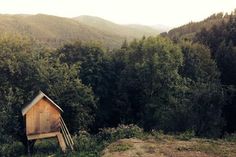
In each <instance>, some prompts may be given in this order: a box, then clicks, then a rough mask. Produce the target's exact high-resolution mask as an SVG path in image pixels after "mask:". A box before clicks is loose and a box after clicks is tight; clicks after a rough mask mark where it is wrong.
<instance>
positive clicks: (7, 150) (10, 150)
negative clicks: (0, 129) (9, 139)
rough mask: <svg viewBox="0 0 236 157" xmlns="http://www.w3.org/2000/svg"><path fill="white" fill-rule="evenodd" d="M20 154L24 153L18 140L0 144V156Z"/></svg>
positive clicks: (10, 156)
mask: <svg viewBox="0 0 236 157" xmlns="http://www.w3.org/2000/svg"><path fill="white" fill-rule="evenodd" d="M20 154H24V146H23V145H22V144H21V143H20V142H13V143H7V144H1V145H0V156H4V157H18V156H19V155H20Z"/></svg>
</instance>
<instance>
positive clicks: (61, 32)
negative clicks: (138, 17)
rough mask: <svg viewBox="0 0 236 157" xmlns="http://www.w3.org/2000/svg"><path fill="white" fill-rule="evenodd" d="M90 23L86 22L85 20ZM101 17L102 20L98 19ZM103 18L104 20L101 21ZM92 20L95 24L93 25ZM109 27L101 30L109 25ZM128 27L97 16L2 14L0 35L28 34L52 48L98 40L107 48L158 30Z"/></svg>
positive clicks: (155, 32) (0, 16)
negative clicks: (77, 40)
mask: <svg viewBox="0 0 236 157" xmlns="http://www.w3.org/2000/svg"><path fill="white" fill-rule="evenodd" d="M86 20H87V21H89V22H87V23H86V22H85V21H86ZM100 20H102V19H100ZM104 21H106V20H104ZM92 23H94V24H95V25H92ZM108 27H109V29H102V28H108ZM150 30H151V31H146V30H145V31H144V30H141V29H138V30H137V29H135V28H130V27H128V26H122V25H118V24H114V23H112V22H109V21H106V22H105V23H104V22H103V23H101V22H99V24H98V22H97V21H96V18H92V20H91V19H86V18H84V21H83V20H81V18H79V19H75V18H63V17H57V16H51V15H44V14H37V15H23V14H21V15H5V14H4V15H3V14H2V15H1V14H0V34H1V33H5V32H10V33H20V34H23V35H29V36H32V37H34V38H36V39H37V40H39V41H41V42H43V43H45V44H48V45H49V46H52V47H58V46H60V45H61V44H63V43H65V42H67V41H72V40H76V39H80V40H82V41H99V42H102V43H104V45H105V46H107V47H110V48H115V47H119V46H120V44H121V43H122V41H123V40H124V39H126V38H127V39H128V40H129V39H133V38H139V37H141V36H142V35H146V36H149V35H156V34H158V31H155V30H153V29H150Z"/></svg>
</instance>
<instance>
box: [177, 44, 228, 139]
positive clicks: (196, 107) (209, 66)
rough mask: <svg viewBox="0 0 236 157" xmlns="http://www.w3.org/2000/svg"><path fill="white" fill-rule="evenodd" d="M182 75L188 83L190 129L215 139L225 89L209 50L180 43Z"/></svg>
mask: <svg viewBox="0 0 236 157" xmlns="http://www.w3.org/2000/svg"><path fill="white" fill-rule="evenodd" d="M182 51H183V54H184V64H183V67H182V68H181V74H182V76H183V77H184V78H185V79H186V80H187V82H188V83H187V86H188V95H187V99H189V101H188V102H187V103H188V105H187V106H188V107H189V108H190V110H189V116H188V120H189V125H190V126H189V128H192V129H193V130H194V131H195V132H196V134H197V135H199V136H208V137H218V136H219V135H221V133H222V129H223V126H224V123H223V117H222V109H223V107H224V105H225V90H224V88H223V87H222V85H221V83H220V78H219V77H220V73H219V71H218V69H217V66H216V63H215V61H214V60H213V59H211V53H210V50H209V49H208V48H207V47H205V46H203V45H200V44H192V43H188V42H187V43H186V42H185V43H182Z"/></svg>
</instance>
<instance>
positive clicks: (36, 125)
mask: <svg viewBox="0 0 236 157" xmlns="http://www.w3.org/2000/svg"><path fill="white" fill-rule="evenodd" d="M59 121H60V111H59V110H58V109H57V108H56V107H55V106H54V105H53V104H52V103H51V102H50V101H49V100H47V99H46V98H42V99H41V100H39V101H38V102H37V104H35V105H34V106H33V107H32V108H31V109H30V110H29V111H28V112H27V114H26V133H27V135H33V134H40V133H49V132H55V131H59V127H58V126H59Z"/></svg>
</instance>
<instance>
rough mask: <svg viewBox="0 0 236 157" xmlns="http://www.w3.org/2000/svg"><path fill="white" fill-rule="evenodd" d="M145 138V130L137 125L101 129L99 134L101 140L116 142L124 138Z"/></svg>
mask: <svg viewBox="0 0 236 157" xmlns="http://www.w3.org/2000/svg"><path fill="white" fill-rule="evenodd" d="M143 136H144V132H143V129H142V128H140V127H138V126H137V125H133V124H130V125H119V126H118V127H117V128H105V129H101V130H100V132H99V133H98V138H100V140H106V141H110V142H113V141H116V140H118V139H123V138H133V137H136V138H141V137H143Z"/></svg>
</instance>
